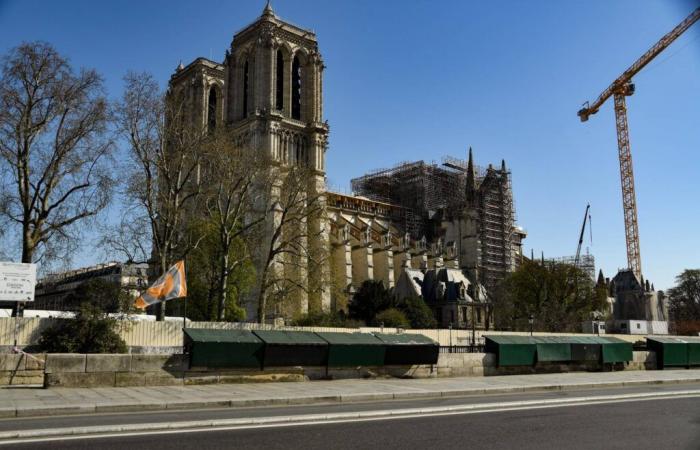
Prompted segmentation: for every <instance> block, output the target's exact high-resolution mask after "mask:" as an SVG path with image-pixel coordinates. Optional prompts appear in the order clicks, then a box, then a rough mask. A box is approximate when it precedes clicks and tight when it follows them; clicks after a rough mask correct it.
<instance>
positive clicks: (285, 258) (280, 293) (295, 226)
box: [257, 166, 327, 323]
mask: <svg viewBox="0 0 700 450" xmlns="http://www.w3.org/2000/svg"><path fill="white" fill-rule="evenodd" d="M267 179H269V180H271V185H270V191H269V192H270V196H269V198H268V201H267V204H268V206H269V207H268V209H267V214H266V221H265V227H264V229H263V231H262V234H261V237H262V242H263V244H262V245H261V247H260V248H261V253H260V261H259V267H260V273H259V277H258V278H259V280H258V281H259V283H260V284H259V288H258V293H257V294H258V295H257V307H258V320H259V321H260V323H264V321H265V317H266V314H267V312H268V309H269V307H270V306H272V305H270V304H269V302H273V303H275V304H276V305H280V306H282V307H284V306H298V305H289V304H290V303H292V302H294V301H295V300H299V297H300V296H307V298H308V295H309V294H310V293H312V291H314V290H318V289H323V288H324V286H320V285H318V283H314V282H313V279H314V278H318V277H316V276H312V277H308V273H309V271H311V273H314V272H316V274H317V273H318V272H317V271H320V270H322V269H321V267H322V266H323V264H324V262H325V259H326V258H327V255H326V254H325V252H324V251H323V250H324V246H322V245H318V242H319V240H321V239H322V238H323V235H324V233H326V230H324V229H322V228H318V227H313V226H310V224H311V223H313V222H316V223H318V222H319V218H321V217H322V216H323V215H324V214H325V207H324V206H325V203H324V195H323V193H322V192H319V191H317V190H315V189H313V188H311V186H312V185H313V181H314V173H313V171H312V170H311V169H309V168H306V167H303V166H291V167H284V168H274V169H272V174H271V176H269V177H268V178H267ZM307 301H308V300H307Z"/></svg>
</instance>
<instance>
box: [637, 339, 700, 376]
mask: <svg viewBox="0 0 700 450" xmlns="http://www.w3.org/2000/svg"><path fill="white" fill-rule="evenodd" d="M647 348H648V349H649V350H653V351H654V352H655V353H656V365H657V367H658V368H659V369H663V368H665V367H688V366H697V365H700V338H697V337H691V336H647Z"/></svg>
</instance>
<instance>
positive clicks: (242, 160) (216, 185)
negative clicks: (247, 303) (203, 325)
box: [203, 130, 269, 320]
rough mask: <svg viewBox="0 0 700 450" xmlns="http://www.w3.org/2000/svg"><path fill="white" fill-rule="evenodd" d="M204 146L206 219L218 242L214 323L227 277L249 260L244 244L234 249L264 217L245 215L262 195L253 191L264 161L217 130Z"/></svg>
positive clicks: (221, 312) (225, 291) (222, 303)
mask: <svg viewBox="0 0 700 450" xmlns="http://www.w3.org/2000/svg"><path fill="white" fill-rule="evenodd" d="M206 146H207V148H208V151H207V154H208V155H209V157H208V159H207V162H206V165H205V173H206V178H207V179H208V180H209V182H208V186H207V190H206V197H205V199H206V200H205V202H203V203H204V205H205V209H206V214H207V218H208V219H209V220H210V221H211V223H212V225H213V226H214V227H215V229H216V236H217V242H218V247H219V248H218V250H219V251H218V257H219V261H218V272H219V276H218V277H217V283H218V286H217V289H216V292H217V297H218V299H217V300H218V308H217V316H218V317H217V318H218V320H223V319H224V314H225V308H226V302H227V298H226V297H227V295H228V287H229V286H228V282H229V278H230V275H231V274H232V273H234V271H235V270H237V269H238V268H240V267H241V266H242V265H243V264H244V263H245V262H246V261H249V260H250V252H248V248H247V246H246V245H242V246H237V250H238V252H235V253H234V252H233V251H232V250H234V246H235V245H236V241H237V240H242V241H243V242H244V243H245V242H247V241H248V238H249V237H250V234H251V232H253V231H254V230H255V229H256V228H257V227H258V226H259V225H260V224H261V223H263V222H264V220H265V216H264V215H258V216H257V217H254V216H251V215H250V214H249V213H250V211H251V209H252V208H253V206H254V204H255V203H258V202H259V201H260V198H261V196H262V192H261V191H260V190H259V189H255V185H256V184H257V185H260V184H266V183H261V180H262V177H263V176H264V175H265V174H266V173H267V170H266V169H268V168H269V164H268V161H267V159H266V158H265V157H264V156H262V155H260V154H259V153H256V152H250V151H243V150H241V149H240V148H238V147H236V146H235V145H234V144H233V140H232V137H231V135H230V133H228V132H227V131H226V130H219V131H216V132H214V133H212V134H211V135H210V136H209V137H208V139H207V143H206Z"/></svg>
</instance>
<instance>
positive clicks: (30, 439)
mask: <svg viewBox="0 0 700 450" xmlns="http://www.w3.org/2000/svg"><path fill="white" fill-rule="evenodd" d="M696 397H700V390H690V391H670V392H650V393H639V394H619V395H607V396H592V397H575V398H567V399H542V400H523V401H515V402H500V403H479V404H470V405H454V406H438V407H429V408H404V409H393V410H392V409H387V410H376V411H359V412H344V413H332V414H300V415H292V416H275V417H256V418H238V419H215V420H200V421H181V422H161V423H145V424H142V423H137V424H126V425H97V426H90V427H78V428H50V429H40V430H19V431H7V432H1V433H0V445H12V444H14V445H16V444H27V443H38V442H48V441H68V440H77V439H104V438H113V437H122V438H123V437H131V436H146V435H163V434H178V433H201V432H207V431H233V430H247V429H257V428H277V427H290V426H309V425H322V424H334V423H347V422H370V421H378V420H395V419H408V418H412V417H419V416H420V417H436V416H450V415H460V414H462V415H464V414H481V413H490V412H507V411H523V410H531V409H546V408H561V407H567V406H584V405H599V404H610V403H625V402H639V401H649V400H669V399H682V398H696Z"/></svg>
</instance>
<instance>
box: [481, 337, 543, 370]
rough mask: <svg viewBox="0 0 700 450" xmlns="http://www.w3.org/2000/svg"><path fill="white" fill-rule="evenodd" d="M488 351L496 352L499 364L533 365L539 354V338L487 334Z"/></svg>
mask: <svg viewBox="0 0 700 450" xmlns="http://www.w3.org/2000/svg"><path fill="white" fill-rule="evenodd" d="M485 349H486V352H487V353H495V354H496V360H497V361H498V362H497V364H498V366H532V365H534V364H535V355H536V354H537V340H536V339H535V338H533V337H532V336H509V335H491V336H486V346H485Z"/></svg>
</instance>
